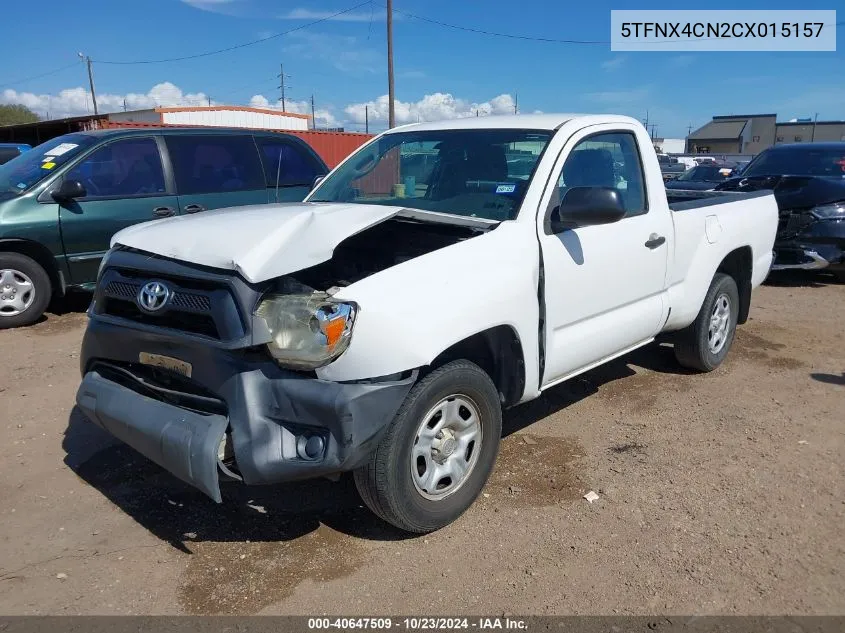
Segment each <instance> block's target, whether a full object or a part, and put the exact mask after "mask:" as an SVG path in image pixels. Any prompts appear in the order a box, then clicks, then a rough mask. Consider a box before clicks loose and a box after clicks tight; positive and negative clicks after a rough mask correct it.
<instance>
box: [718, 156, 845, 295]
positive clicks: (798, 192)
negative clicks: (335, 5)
mask: <svg viewBox="0 0 845 633" xmlns="http://www.w3.org/2000/svg"><path fill="white" fill-rule="evenodd" d="M718 188H719V189H721V190H724V191H742V192H748V191H759V190H764V189H773V190H774V194H775V198H776V199H777V201H778V206H779V207H780V223H779V225H778V234H777V241H776V242H775V251H776V258H775V264H774V269H775V270H783V269H795V268H798V269H805V270H821V269H825V270H826V271H829V272H831V273H833V274H834V275H835V276H836V277H837V278H838V280H839V281H842V282H845V143H795V144H786V145H776V146H774V147H770V148H769V149H767V150H765V151H763V152H761V153H760V154H758V155H757V156H756V157H755V158H754V159H753V160H752V161H751V163H750V164H749V165H748V167H746V168H745V170H744V171H743V172H742V174H741V175H740V176H739V177H737V178H732V179H730V180H728V181H727V182H725V183H723V184H721V185H720V186H719V187H718Z"/></svg>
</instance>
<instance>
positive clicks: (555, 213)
mask: <svg viewBox="0 0 845 633" xmlns="http://www.w3.org/2000/svg"><path fill="white" fill-rule="evenodd" d="M623 217H625V206H624V205H623V204H622V196H621V195H620V194H619V191H618V190H616V189H613V188H611V187H573V188H572V189H570V190H569V191H567V192H566V195H565V196H563V201H561V203H560V206H558V207H555V208H554V209H552V212H551V214H550V215H549V219H548V221H547V223H546V224H547V226H546V233H547V234H549V235H551V234H553V233H560V232H562V231H565V230H567V229H574V228H576V227H579V226H595V225H597V224H612V223H613V222H618V221H619V220H621V219H622V218H623Z"/></svg>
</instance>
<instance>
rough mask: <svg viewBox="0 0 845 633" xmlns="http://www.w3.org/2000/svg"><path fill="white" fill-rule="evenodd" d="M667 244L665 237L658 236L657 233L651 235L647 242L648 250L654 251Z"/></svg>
mask: <svg viewBox="0 0 845 633" xmlns="http://www.w3.org/2000/svg"><path fill="white" fill-rule="evenodd" d="M665 243H666V238H665V237H663V236H662V235H658V234H657V233H652V234H651V235H649V236H648V239H647V240H646V243H645V245H646V248H650V249H652V250H654V249H655V248H657V247H658V246H662V245H663V244H665Z"/></svg>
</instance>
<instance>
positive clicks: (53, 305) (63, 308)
mask: <svg viewBox="0 0 845 633" xmlns="http://www.w3.org/2000/svg"><path fill="white" fill-rule="evenodd" d="M89 305H91V293H90V292H84V291H82V290H74V291H72V292H68V293H67V294H66V295H65V296H64V297H54V298H53V299H52V300H51V301H50V305H49V306H48V307H47V312H48V313H50V314H55V315H56V316H62V315H64V314H70V313H71V312H85V311H86V310H88V306H89ZM43 318H44V317H42V319H43Z"/></svg>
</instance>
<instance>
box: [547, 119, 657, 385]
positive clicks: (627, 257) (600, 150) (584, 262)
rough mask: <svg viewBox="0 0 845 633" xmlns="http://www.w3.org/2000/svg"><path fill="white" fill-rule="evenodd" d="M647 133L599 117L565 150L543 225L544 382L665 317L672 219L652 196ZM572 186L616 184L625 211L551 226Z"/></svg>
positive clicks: (617, 349)
mask: <svg viewBox="0 0 845 633" xmlns="http://www.w3.org/2000/svg"><path fill="white" fill-rule="evenodd" d="M647 142H649V141H648V137H647V136H645V137H644V138H640V137H639V136H638V130H637V129H636V128H635V127H634V126H625V125H612V126H609V125H603V126H591V127H589V128H587V129H586V130H582V131H580V132H579V133H577V134H576V135H574V136H573V137H572V138H571V139H570V140H569V141H568V142H567V144H566V146H565V147H564V150H563V151H562V152H561V155H560V156H559V157H558V161H557V163H556V166H555V172H554V173H555V174H556V176H555V178H554V179H553V180H552V182H551V183H550V184H549V189H550V190H551V191H548V190H547V191H546V193H545V194H544V198H543V200H544V205H543V206H542V207H541V213H540V218H539V219H540V224H539V227H538V232H539V235H540V245H541V248H542V255H543V263H544V274H545V306H546V318H545V326H546V331H545V345H546V356H545V359H546V362H545V368H544V375H543V379H542V387H543V388H545V387H549V386H551V385H553V384H555V383H558V382H560V381H562V380H565V379H566V378H568V377H569V376H571V375H574V374H577V373H580V372H581V371H584V370H585V369H588V368H589V367H590V366H592V365H595V364H598V363H600V362H602V361H604V360H606V359H608V358H610V357H612V356H615V355H618V354H619V353H621V352H624V351H626V350H628V349H631V348H633V347H636V346H638V345H639V344H641V343H644V342H647V341H648V340H650V339H651V338H652V337H654V336H655V335H656V334H657V332H658V331H659V330H660V327H661V325H662V323H663V321H664V320H665V318H666V312H665V309H664V303H665V301H664V294H665V288H666V269H667V262H668V249H669V244H670V240H671V236H672V235H673V233H672V231H673V228H672V220H671V217H670V215H669V213H668V210H667V209H666V208H660V207H659V206H657V205H656V204H655V205H651V207H650V205H649V196H648V191H647V189H646V182H645V177H644V172H643V166H642V160H641V156H640V151H639V145H641V144H644V143H647ZM571 187H610V188H614V189H616V190H617V191H618V192H619V194H620V196H621V198H622V201H623V205H624V207H625V211H626V214H625V216H624V217H623V218H622V219H621V220H619V221H617V222H614V223H612V224H603V225H595V226H581V227H577V228H574V229H566V230H563V231H561V232H559V233H552V232H551V229H547V228H546V223H545V221H544V218H545V217H546V215H547V214H548V213H550V210H551V209H552V208H553V207H554V206H555V205H558V204H561V202H560V201H562V200H564V198H565V195H566V191H567V190H568V189H569V188H571ZM544 214H545V215H544ZM661 237H662V238H663V239H662V240H661V239H660V238H661Z"/></svg>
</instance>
